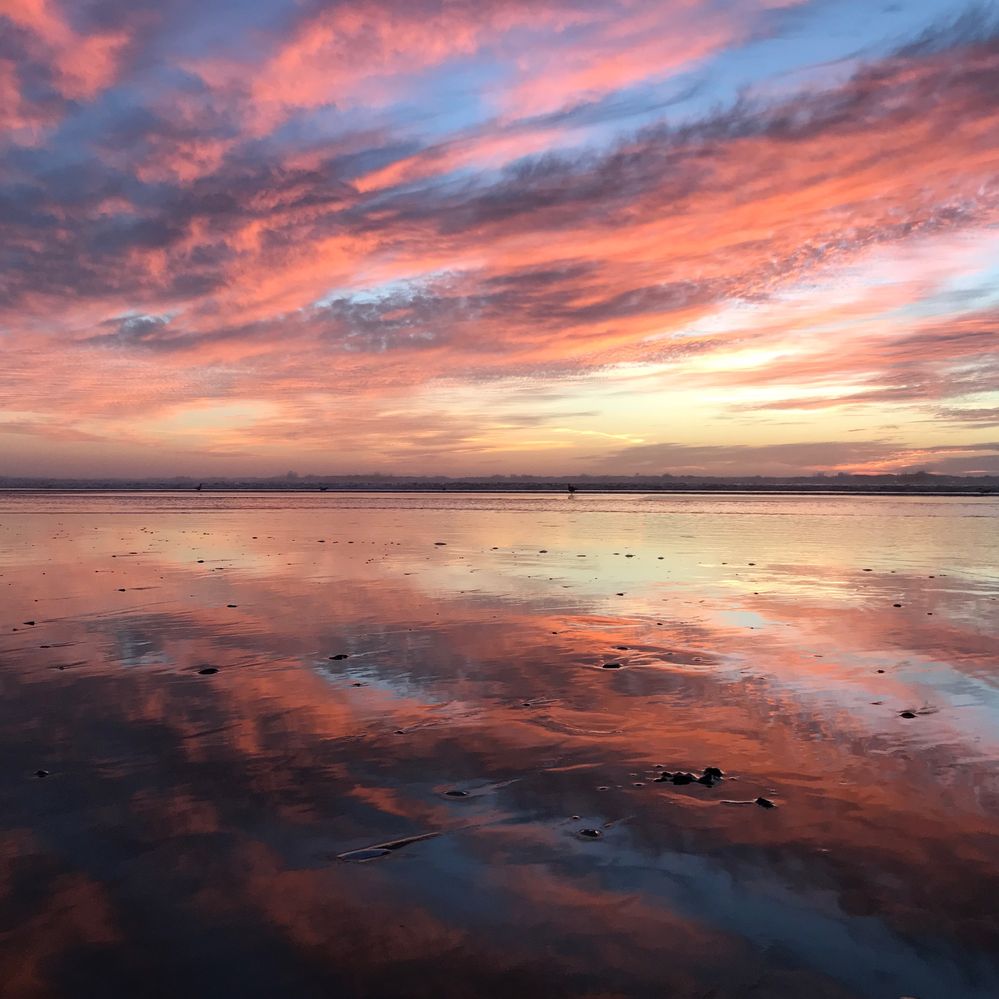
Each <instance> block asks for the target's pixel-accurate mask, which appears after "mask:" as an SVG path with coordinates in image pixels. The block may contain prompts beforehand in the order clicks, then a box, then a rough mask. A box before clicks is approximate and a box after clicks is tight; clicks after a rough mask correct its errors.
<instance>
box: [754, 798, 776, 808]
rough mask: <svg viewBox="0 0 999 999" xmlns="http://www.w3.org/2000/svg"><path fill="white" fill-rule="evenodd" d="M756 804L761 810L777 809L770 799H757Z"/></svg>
mask: <svg viewBox="0 0 999 999" xmlns="http://www.w3.org/2000/svg"><path fill="white" fill-rule="evenodd" d="M756 804H757V805H759V806H760V808H776V807H777V806H776V805H775V804H774V803H773V802H772V801H771V800H770V799H769V798H757V799H756Z"/></svg>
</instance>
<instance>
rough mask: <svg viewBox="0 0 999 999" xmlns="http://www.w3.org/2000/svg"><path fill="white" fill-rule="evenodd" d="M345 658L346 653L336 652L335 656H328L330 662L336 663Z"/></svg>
mask: <svg viewBox="0 0 999 999" xmlns="http://www.w3.org/2000/svg"><path fill="white" fill-rule="evenodd" d="M346 658H347V653H346V652H338V653H337V654H336V655H335V656H330V659H331V660H336V661H339V660H341V659H346Z"/></svg>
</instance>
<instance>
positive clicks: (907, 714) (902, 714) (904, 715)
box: [898, 711, 916, 718]
mask: <svg viewBox="0 0 999 999" xmlns="http://www.w3.org/2000/svg"><path fill="white" fill-rule="evenodd" d="M898 716H899V718H915V717H916V712H915V711H900V712H899V714H898Z"/></svg>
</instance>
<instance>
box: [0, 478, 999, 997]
mask: <svg viewBox="0 0 999 999" xmlns="http://www.w3.org/2000/svg"><path fill="white" fill-rule="evenodd" d="M0 594H2V602H0V608H2V611H0V684H2V687H0V690H2V699H0V740H2V759H3V767H2V769H0V796H2V797H0V870H2V878H0V907H2V912H3V927H2V930H0V981H3V982H5V986H4V987H3V988H0V993H2V994H3V996H4V997H7V996H10V997H17V999H21V997H29V996H30V997H36V996H37V997H43V996H44V997H49V996H60V997H61V996H67V997H69V996H72V997H77V996H102V997H113V999H116V997H119V996H121V997H125V996H129V997H131V996H135V995H142V996H175V995H179V994H186V995H189V996H202V995H204V996H209V995H212V996H219V995H233V996H237V995H238V996H274V995H279V994H288V995H294V996H296V997H298V996H308V997H311V996H328V995H345V996H372V997H382V996H385V997H389V996H393V997H394V996H399V997H411V996H412V997H423V996H426V997H430V996H433V997H442V996H443V997H452V996H453V997H466V996H509V995H511V994H517V993H519V994H520V995H522V996H524V997H535V996H537V997H542V996H544V997H549V996H553V997H557V996H574V997H579V996H586V997H594V999H596V997H611V996H622V997H624V996H627V997H632V996H635V997H645V996H649V997H651V996H657V997H661V996H664V995H668V996H675V997H688V996H689V997H691V999H693V997H708V996H710V997H716V996H717V997H735V996H740V997H741V996H746V997H753V999H762V997H785V996H788V997H797V996H809V997H820V999H822V997H836V999H839V997H854V996H856V997H871V999H874V997H897V996H906V995H911V996H916V997H918V999H938V997H939V999H954V997H961V999H978V997H982V999H985V997H993V996H995V995H997V994H999V958H997V956H996V955H997V954H999V916H997V915H996V911H995V899H996V897H997V896H999V863H997V859H996V858H997V857H999V822H997V815H999V794H997V790H999V781H997V774H999V765H997V764H999V724H997V722H999V690H997V687H999V503H997V502H996V501H995V499H990V498H898V497H878V498H869V497H868V498H859V497H781V496H776V497H774V496H767V497H746V496H741V497H719V496H711V497H698V496H682V497H676V496H673V497H663V496H597V495H577V496H576V497H573V498H571V499H570V498H568V497H564V496H550V495H547V496H529V495H519V496H510V495H496V496H480V495H476V496H454V495H449V496H426V495H420V496H407V495H393V494H388V495H370V496H357V495H337V494H324V495H322V496H320V495H302V494H297V495H275V494H266V495H264V494H257V495H254V494H245V495H211V494H201V495H193V494H162V493H161V494H131V495H113V494H106V495H69V494H67V495H59V494H49V495H35V494H6V495H0ZM707 768H718V769H719V770H720V771H722V774H723V776H722V777H721V778H720V779H719V778H718V777H717V776H712V775H713V774H714V771H711V770H709V771H708V775H707V777H705V771H706V769H707ZM688 773H689V774H690V775H691V779H688V778H687V777H686V776H684V775H686V774H688ZM673 775H680V776H679V777H674V776H673ZM696 778H702V779H696ZM757 799H765V800H767V801H770V802H772V803H773V804H774V805H775V806H776V807H774V808H766V807H761V806H760V805H759V804H757Z"/></svg>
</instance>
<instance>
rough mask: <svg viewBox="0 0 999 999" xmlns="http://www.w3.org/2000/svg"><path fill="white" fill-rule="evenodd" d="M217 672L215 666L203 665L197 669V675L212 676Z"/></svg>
mask: <svg viewBox="0 0 999 999" xmlns="http://www.w3.org/2000/svg"><path fill="white" fill-rule="evenodd" d="M217 672H218V668H217V667H215V666H205V667H203V668H202V669H199V670H198V675H199V676H214V675H215V674H216V673H217Z"/></svg>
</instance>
